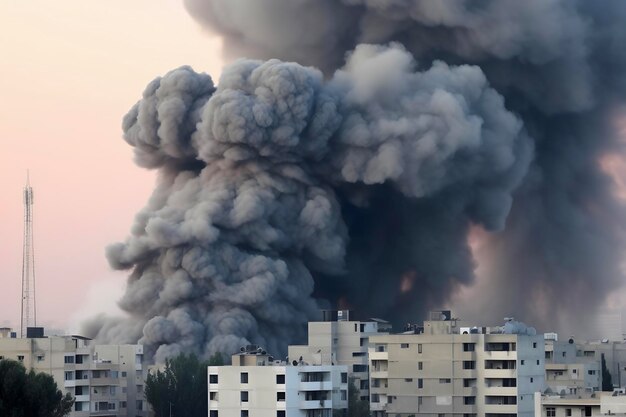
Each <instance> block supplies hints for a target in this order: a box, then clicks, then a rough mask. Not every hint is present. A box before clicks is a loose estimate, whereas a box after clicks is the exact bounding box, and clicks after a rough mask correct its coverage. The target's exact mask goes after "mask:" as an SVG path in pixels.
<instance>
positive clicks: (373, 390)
mask: <svg viewBox="0 0 626 417" xmlns="http://www.w3.org/2000/svg"><path fill="white" fill-rule="evenodd" d="M387 391H389V388H387V384H381V386H379V387H374V386H371V385H370V393H372V394H387Z"/></svg>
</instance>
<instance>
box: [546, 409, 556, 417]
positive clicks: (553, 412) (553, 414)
mask: <svg viewBox="0 0 626 417" xmlns="http://www.w3.org/2000/svg"><path fill="white" fill-rule="evenodd" d="M546 416H548V417H556V407H546Z"/></svg>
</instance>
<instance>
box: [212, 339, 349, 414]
mask: <svg viewBox="0 0 626 417" xmlns="http://www.w3.org/2000/svg"><path fill="white" fill-rule="evenodd" d="M207 373H208V375H207V377H208V391H209V393H208V401H209V417H336V416H341V415H345V414H346V412H347V409H348V369H347V367H346V366H339V365H315V364H313V365H305V364H304V362H302V361H297V360H294V361H293V362H292V363H289V364H288V363H286V362H285V361H280V360H275V359H274V358H273V357H272V356H270V355H269V354H268V353H267V352H265V351H264V350H262V349H261V348H259V347H257V346H254V345H250V346H247V347H244V348H242V351H241V352H239V353H237V354H235V355H233V356H232V365H230V366H209V367H208V370H207Z"/></svg>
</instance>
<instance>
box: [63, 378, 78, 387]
mask: <svg viewBox="0 0 626 417" xmlns="http://www.w3.org/2000/svg"><path fill="white" fill-rule="evenodd" d="M63 386H64V387H65V388H71V387H75V386H76V380H75V379H66V380H65V381H63Z"/></svg>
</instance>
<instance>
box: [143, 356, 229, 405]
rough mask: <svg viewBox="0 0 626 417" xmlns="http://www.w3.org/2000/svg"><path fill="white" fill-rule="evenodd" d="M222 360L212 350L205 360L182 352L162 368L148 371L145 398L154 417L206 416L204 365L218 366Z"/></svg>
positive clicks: (205, 366) (205, 371) (205, 373)
mask: <svg viewBox="0 0 626 417" xmlns="http://www.w3.org/2000/svg"><path fill="white" fill-rule="evenodd" d="M223 364H224V361H223V359H222V355H221V354H219V353H216V354H215V355H213V356H212V357H211V358H209V360H208V361H201V360H200V359H199V358H198V357H197V356H196V355H194V354H190V355H185V354H184V353H183V354H181V355H178V356H176V357H175V358H173V359H171V360H169V359H168V360H166V361H165V368H164V369H163V371H161V370H157V371H156V372H155V373H152V372H151V373H149V374H148V378H147V380H146V399H147V400H148V403H150V406H151V407H152V410H153V411H154V413H155V417H169V416H170V412H171V415H172V417H182V416H185V417H187V416H188V417H196V416H197V417H200V416H202V417H206V416H207V415H208V413H209V410H208V407H209V405H208V400H207V395H208V394H207V392H208V385H207V366H220V365H223Z"/></svg>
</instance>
